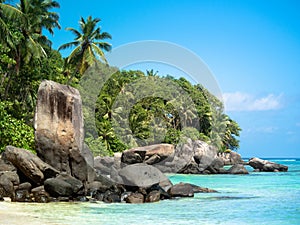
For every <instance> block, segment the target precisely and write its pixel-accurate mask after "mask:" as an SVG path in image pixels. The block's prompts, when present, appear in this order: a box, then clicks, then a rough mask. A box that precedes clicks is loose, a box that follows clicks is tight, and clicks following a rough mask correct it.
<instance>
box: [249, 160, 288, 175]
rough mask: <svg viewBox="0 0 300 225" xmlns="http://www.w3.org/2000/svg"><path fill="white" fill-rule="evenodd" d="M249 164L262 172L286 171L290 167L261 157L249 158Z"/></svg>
mask: <svg viewBox="0 0 300 225" xmlns="http://www.w3.org/2000/svg"><path fill="white" fill-rule="evenodd" d="M249 165H250V166H251V167H253V168H254V169H255V170H258V171H261V172H279V171H281V172H286V171H288V167H287V166H285V165H282V164H277V163H274V162H270V161H268V160H263V159H259V158H251V159H249Z"/></svg>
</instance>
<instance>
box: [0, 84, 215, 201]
mask: <svg viewBox="0 0 300 225" xmlns="http://www.w3.org/2000/svg"><path fill="white" fill-rule="evenodd" d="M81 107H82V106H81V98H80V95H79V92H78V91H77V90H76V89H74V88H71V87H69V86H65V85H60V84H57V83H55V82H52V81H43V82H42V83H41V85H40V87H39V90H38V99H37V106H36V114H35V141H36V147H37V149H36V151H37V155H35V154H33V153H31V152H29V151H26V150H24V149H20V148H16V147H13V146H7V147H6V150H5V152H4V153H3V154H2V155H1V158H0V200H1V199H3V197H10V198H11V199H12V201H18V202H43V203H46V202H50V201H67V202H68V201H89V200H90V201H96V200H99V201H104V202H107V203H112V202H128V203H144V202H156V201H159V200H162V199H170V198H172V197H179V196H181V197H185V196H193V195H194V193H196V192H206V191H209V189H205V188H201V187H197V186H194V185H189V184H178V185H173V184H172V183H171V181H170V180H169V179H168V178H167V177H166V176H165V175H164V174H163V173H162V172H161V171H160V170H159V169H158V168H160V169H162V170H163V171H164V172H165V171H173V172H178V171H179V170H180V169H182V168H185V167H186V168H191V171H196V172H195V173H198V172H199V173H202V172H203V171H206V170H208V169H209V168H213V169H214V170H216V168H215V167H216V165H217V166H218V165H219V164H218V163H216V162H217V161H216V160H217V158H216V152H215V149H213V148H212V147H211V146H209V145H207V144H205V143H204V142H201V141H195V142H193V141H191V140H188V142H187V143H186V144H183V145H180V146H179V147H178V148H176V149H174V146H173V145H169V144H159V145H152V146H146V147H142V148H135V149H131V150H128V151H125V152H124V153H123V154H121V153H116V154H115V156H114V158H109V157H102V158H97V159H96V160H94V158H93V155H92V154H91V152H90V151H89V149H88V147H87V146H86V145H84V143H83V117H82V108H81ZM137 162H139V163H137ZM212 163H213V164H212ZM154 166H155V167H154ZM182 172H183V173H186V172H188V170H187V169H183V170H182ZM193 173H194V172H193Z"/></svg>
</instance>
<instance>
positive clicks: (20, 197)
mask: <svg viewBox="0 0 300 225" xmlns="http://www.w3.org/2000/svg"><path fill="white" fill-rule="evenodd" d="M31 187H32V185H31V184H30V183H29V182H26V183H22V184H20V185H19V186H18V187H17V188H16V192H15V193H16V198H15V201H16V202H31V201H32V199H31V196H30V191H31Z"/></svg>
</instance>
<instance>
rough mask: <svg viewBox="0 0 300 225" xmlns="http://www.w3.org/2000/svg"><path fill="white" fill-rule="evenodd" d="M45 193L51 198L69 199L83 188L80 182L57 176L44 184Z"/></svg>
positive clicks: (64, 176) (71, 178) (72, 178)
mask: <svg viewBox="0 0 300 225" xmlns="http://www.w3.org/2000/svg"><path fill="white" fill-rule="evenodd" d="M44 188H45V191H46V192H48V193H49V194H50V196H52V197H71V196H74V195H76V194H78V192H79V191H80V190H81V189H82V188H83V184H82V182H81V181H80V180H78V179H76V178H74V177H71V176H69V175H66V174H64V175H59V176H57V177H56V178H50V179H47V180H46V181H45V182H44Z"/></svg>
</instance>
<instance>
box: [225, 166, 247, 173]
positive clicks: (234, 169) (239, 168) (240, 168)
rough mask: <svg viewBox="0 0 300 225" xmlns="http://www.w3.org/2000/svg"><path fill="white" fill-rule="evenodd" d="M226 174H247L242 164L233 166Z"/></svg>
mask: <svg viewBox="0 0 300 225" xmlns="http://www.w3.org/2000/svg"><path fill="white" fill-rule="evenodd" d="M227 172H228V173H229V174H249V172H248V170H247V169H246V168H245V166H244V165H243V164H235V165H233V166H232V167H231V168H230V169H229V170H228V171H227Z"/></svg>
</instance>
